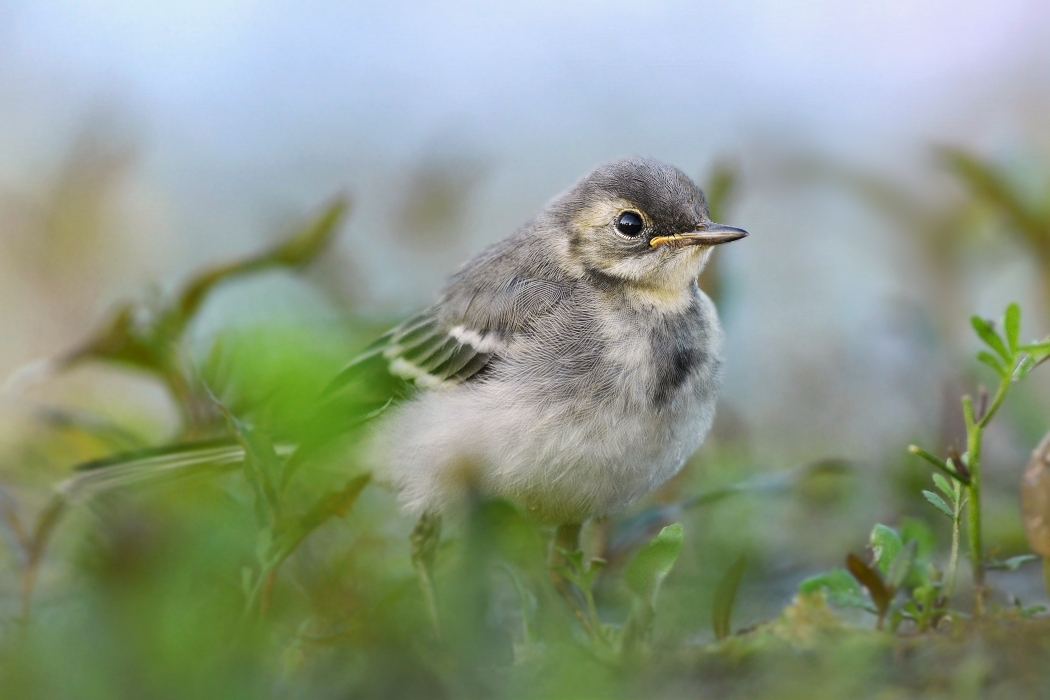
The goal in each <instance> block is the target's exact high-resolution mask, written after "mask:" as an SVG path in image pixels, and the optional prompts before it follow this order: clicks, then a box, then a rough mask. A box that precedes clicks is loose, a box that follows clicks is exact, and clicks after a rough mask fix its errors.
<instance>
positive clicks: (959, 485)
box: [909, 304, 1050, 615]
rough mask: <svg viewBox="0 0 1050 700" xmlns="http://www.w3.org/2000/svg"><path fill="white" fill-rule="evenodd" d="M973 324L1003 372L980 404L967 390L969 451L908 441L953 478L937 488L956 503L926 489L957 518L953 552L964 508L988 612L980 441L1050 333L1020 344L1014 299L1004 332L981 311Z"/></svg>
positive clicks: (983, 358) (979, 592) (1048, 349)
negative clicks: (945, 453) (943, 454)
mask: <svg viewBox="0 0 1050 700" xmlns="http://www.w3.org/2000/svg"><path fill="white" fill-rule="evenodd" d="M970 324H971V325H972V326H973V329H974V331H975V332H976V333H977V336H978V337H979V338H980V339H981V340H982V341H983V342H984V343H985V345H987V346H988V350H981V351H979V352H978V353H977V361H978V362H981V363H983V364H985V365H987V366H988V367H990V368H991V369H992V370H993V371H994V372H995V374H996V377H997V378H998V386H997V387H996V391H995V395H994V397H992V399H991V401H990V402H989V398H988V393H987V392H986V391H985V390H984V389H983V387H982V389H981V391H980V392H979V394H978V400H977V403H976V404H975V403H974V400H973V398H972V397H971V396H969V395H966V396H963V398H962V409H963V420H964V421H965V424H966V452H964V453H963V454H962V455H958V454H954V453H953V454H952V455H950V456H949V457H948V458H947V459H940V458H938V457H936V456H934V455H933V454H931V453H929V452H927V451H926V450H924V449H922V448H921V447H918V446H917V445H912V446H911V447H909V451H910V452H911V453H912V454H914V455H917V456H919V457H921V458H922V459H924V460H926V461H927V462H929V463H930V464H931V465H933V466H934V467H936V468H937V469H938V470H940V471H941V472H943V473H944V474H945V475H946V476H947V477H948V479H950V481H949V482H948V483H946V484H943V485H941V484H938V488H939V489H940V490H941V491H942V492H943V493H945V495H949V494H950V495H951V499H952V506H951V507H950V508H949V507H948V503H946V502H944V501H943V500H942V499H939V498H937V497H936V494H934V493H932V492H929V491H926V492H924V494H923V495H925V496H926V499H927V500H928V501H930V503H932V504H933V505H934V506H935V507H936V508H937V509H938V510H940V511H941V512H943V513H944V514H945V515H948V517H950V518H952V523H953V533H955V535H954V537H953V552H954V551H957V541H958V540H957V537H958V535H957V533H958V529H959V519H960V518H959V514H960V513H961V512H962V510H963V509H964V508H965V511H966V518H967V538H968V540H969V547H970V562H971V566H972V567H973V585H974V613H975V614H977V615H980V614H982V613H983V612H984V607H985V595H986V588H985V582H984V573H985V570H986V569H987V568H988V565H989V562H987V561H986V560H985V555H984V545H983V542H982V532H981V445H982V440H983V437H984V430H985V428H987V427H988V424H989V423H991V421H992V419H993V418H994V417H995V414H996V413H997V412H998V410H999V408H1000V407H1001V406H1002V405H1003V401H1004V400H1005V399H1006V394H1007V392H1008V391H1009V390H1010V387H1011V386H1012V385H1014V384H1016V383H1017V382H1020V381H1021V380H1023V379H1024V378H1025V377H1026V376H1028V373H1029V372H1031V371H1032V369H1034V368H1035V367H1036V366H1037V365H1039V364H1040V363H1042V362H1044V361H1045V360H1046V359H1047V358H1050V339H1046V340H1043V341H1041V342H1037V343H1031V344H1028V345H1023V344H1021V342H1020V336H1021V308H1020V307H1019V306H1018V305H1017V304H1010V305H1009V306H1007V307H1006V312H1005V314H1004V315H1003V323H1002V328H1003V333H1002V334H1000V332H999V331H998V330H997V329H996V327H995V324H994V323H993V322H991V321H988V320H987V319H984V318H981V317H980V316H972V317H971V318H970ZM989 350H990V351H989ZM964 493H965V496H964V495H963V494H964ZM931 497H932V498H931ZM942 506H943V507H942ZM953 560H954V557H953ZM949 581H954V565H953V566H952V567H951V569H950V572H949Z"/></svg>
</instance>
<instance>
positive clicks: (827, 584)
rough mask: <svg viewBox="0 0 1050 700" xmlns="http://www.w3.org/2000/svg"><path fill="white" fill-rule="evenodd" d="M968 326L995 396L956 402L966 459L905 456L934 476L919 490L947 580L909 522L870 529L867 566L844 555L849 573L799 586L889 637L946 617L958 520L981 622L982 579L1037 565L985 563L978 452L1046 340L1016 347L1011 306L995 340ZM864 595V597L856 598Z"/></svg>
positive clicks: (928, 537)
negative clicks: (941, 544) (944, 543)
mask: <svg viewBox="0 0 1050 700" xmlns="http://www.w3.org/2000/svg"><path fill="white" fill-rule="evenodd" d="M970 323H971V325H972V326H973V329H974V331H975V332H976V333H977V336H978V337H979V338H980V339H981V340H982V341H983V342H984V343H985V345H987V346H988V348H989V350H990V351H989V350H981V351H979V352H978V353H977V360H978V361H979V362H981V363H983V364H985V365H987V366H989V367H991V368H992V370H994V371H995V373H996V376H997V378H998V385H997V388H996V392H995V395H994V397H992V398H991V400H990V401H989V396H988V392H987V391H985V390H984V388H983V387H981V390H980V392H979V394H978V400H977V402H976V404H975V402H974V400H973V398H972V397H971V396H969V395H967V396H964V397H963V398H962V408H963V418H964V420H965V423H966V451H965V452H964V453H963V454H961V455H960V454H959V453H958V452H957V451H956V450H954V449H953V450H951V452H950V454H949V455H948V456H947V457H946V458H944V459H941V458H939V457H937V456H935V455H933V454H931V453H930V452H928V451H926V450H924V449H923V448H921V447H919V446H917V445H911V446H910V447H909V448H908V451H909V452H911V454H913V455H916V456H918V457H920V458H922V459H923V460H925V461H926V462H928V463H929V464H931V465H932V466H933V467H935V468H936V469H937V472H934V474H933V485H934V488H935V489H936V490H923V492H922V495H923V497H924V498H925V499H926V501H927V502H929V504H930V505H931V506H932V507H933V508H934V509H936V510H937V511H938V512H939V513H941V514H942V515H944V516H945V517H947V518H948V519H949V520H951V523H952V543H951V553H950V556H949V561H948V569H947V572H946V574H944V573H942V572H941V571H940V570H938V569H937V568H936V567H935V566H934V565H933V564H932V563H931V562H930V555H931V553H932V549H933V534H932V531H930V529H929V528H928V527H927V526H926V525H925V524H924V523H922V522H921V521H918V520H912V519H908V520H905V521H904V522H903V523H902V525H901V528H900V531H897V530H894V529H893V528H890V527H887V526H885V525H881V524H879V525H876V526H875V527H874V529H873V530H872V532H871V538H870V546H871V550H872V555H873V556H872V561H871V563H870V564H868V563H866V562H864V561H863V560H862V559H861V558H860V557H857V556H856V555H854V554H850V555H849V556H848V557H847V559H846V569H847V570H848V573H847V571H846V570H842V569H832V570H831V571H829V572H826V573H823V574H819V575H817V576H813V577H811V578H809V579H806V580H805V581H803V582H802V583H801V584H800V585H799V591H800V592H801V593H815V592H818V591H822V592H824V594H825V595H826V596H827V598H828V600H829V601H830V602H832V603H833V604H836V605H838V606H841V607H847V608H860V609H864V610H867V611H869V612H871V613H872V614H874V615H875V616H876V617H877V623H876V625H877V627H878V628H879V629H882V627H883V625H884V623H885V622H886V621H887V620H889V622H890V628H891V629H893V630H895V629H896V628H897V627H898V626H899V625H900V623H901V622H902V621H904V620H911V621H912V622H914V623H915V624H916V626H917V627H918V629H919V631H924V630H926V629H928V628H929V627H930V626H931V625H933V626H935V625H936V623H937V621H938V620H939V619H940V618H941V617H943V616H944V615H945V614H947V613H948V606H949V604H950V602H951V598H952V595H953V593H954V590H955V576H956V570H957V568H958V555H959V543H960V539H961V534H960V532H961V530H962V523H963V514H964V513H965V515H966V526H967V538H968V543H969V548H970V560H971V563H972V567H973V582H974V614H975V615H981V614H983V613H984V609H985V595H986V587H985V577H984V574H985V571H987V570H989V569H1008V570H1016V569H1017V568H1018V567H1020V566H1021V565H1022V564H1024V563H1025V562H1027V561H1031V560H1034V559H1037V558H1038V557H1036V556H1033V555H1030V554H1025V555H1021V556H1017V557H1011V558H1010V559H1007V560H1005V561H999V560H997V559H989V558H987V557H986V556H985V554H984V548H983V544H982V538H981V444H982V438H983V436H984V430H985V428H987V427H988V424H989V423H990V422H991V421H992V418H994V417H995V414H996V412H997V411H998V410H999V408H1000V407H1001V406H1002V404H1003V401H1004V400H1005V399H1006V395H1007V392H1008V391H1009V390H1010V387H1011V386H1013V385H1014V384H1016V383H1017V382H1020V381H1021V380H1022V379H1024V378H1025V377H1026V376H1028V373H1029V372H1031V371H1032V369H1034V368H1035V367H1036V366H1037V365H1039V364H1041V363H1042V362H1044V361H1045V360H1047V359H1048V358H1050V339H1047V340H1043V341H1040V342H1037V343H1031V344H1027V345H1025V344H1021V342H1020V334H1021V309H1020V307H1019V306H1018V305H1017V304H1010V305H1009V306H1008V307H1007V308H1006V313H1005V314H1004V315H1003V323H1002V328H1003V333H1002V334H1000V333H999V331H997V330H996V326H995V324H993V323H992V322H991V321H988V320H986V319H983V318H981V317H979V316H973V317H972V318H971V319H970ZM865 590H866V591H867V594H868V595H867V597H865V596H864V595H863V592H864V591H865ZM902 591H903V592H904V593H905V595H904V596H903V597H901V600H899V601H898V600H897V598H898V593H900V592H902ZM1026 610H1027V609H1026Z"/></svg>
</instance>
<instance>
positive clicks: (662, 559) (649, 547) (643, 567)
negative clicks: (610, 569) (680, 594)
mask: <svg viewBox="0 0 1050 700" xmlns="http://www.w3.org/2000/svg"><path fill="white" fill-rule="evenodd" d="M682 541H683V535H682V525H681V524H680V523H672V524H671V525H668V526H667V527H665V528H664V529H662V530H660V532H659V534H658V535H657V536H656V537H654V538H653V539H651V540H649V542H648V544H646V545H645V546H644V547H642V548H641V549H640V550H638V553H637V554H635V555H634V557H633V558H632V559H631V561H630V563H628V564H627V569H626V570H625V571H624V581H625V582H626V583H627V586H628V587H629V588H630V589H631V590H632V591H633V592H634V593H635V594H637V595H638V596H640V597H642V598H644V599H646V600H650V601H651V600H654V599H655V598H656V594H657V593H658V592H659V589H660V584H662V583H663V580H664V578H666V577H667V574H669V573H670V572H671V569H672V568H674V564H675V562H676V561H678V555H679V554H681V553H682Z"/></svg>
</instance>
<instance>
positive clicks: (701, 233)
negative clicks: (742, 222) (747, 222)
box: [649, 223, 747, 248]
mask: <svg viewBox="0 0 1050 700" xmlns="http://www.w3.org/2000/svg"><path fill="white" fill-rule="evenodd" d="M746 235H747V231H745V230H744V229H742V228H736V227H734V226H726V225H724V224H714V223H711V224H700V225H699V226H698V227H697V229H696V230H695V231H688V232H686V233H676V234H674V235H673V236H655V237H653V238H652V239H651V240H650V241H649V245H651V246H652V247H653V248H655V247H656V246H658V245H664V244H665V243H670V244H671V245H673V246H674V247H676V248H677V247H680V246H687V245H718V244H720V243H729V242H730V241H736V240H740V239H741V238H743V237H744V236H746Z"/></svg>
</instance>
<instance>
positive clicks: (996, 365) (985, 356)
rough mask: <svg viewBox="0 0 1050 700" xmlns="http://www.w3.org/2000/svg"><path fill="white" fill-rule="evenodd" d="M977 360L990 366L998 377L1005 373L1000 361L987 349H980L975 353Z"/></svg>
mask: <svg viewBox="0 0 1050 700" xmlns="http://www.w3.org/2000/svg"><path fill="white" fill-rule="evenodd" d="M977 361H978V362H981V363H984V364H986V365H988V366H989V367H991V368H992V369H993V370H995V373H996V374H997V375H999V376H1000V377H1002V376H1004V375H1005V374H1006V367H1005V366H1004V365H1003V363H1002V361H1000V360H999V358H998V357H996V356H995V355H993V354H992V353H990V352H988V351H987V350H981V351H980V352H978V353H977Z"/></svg>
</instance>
